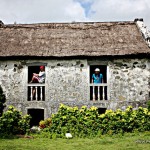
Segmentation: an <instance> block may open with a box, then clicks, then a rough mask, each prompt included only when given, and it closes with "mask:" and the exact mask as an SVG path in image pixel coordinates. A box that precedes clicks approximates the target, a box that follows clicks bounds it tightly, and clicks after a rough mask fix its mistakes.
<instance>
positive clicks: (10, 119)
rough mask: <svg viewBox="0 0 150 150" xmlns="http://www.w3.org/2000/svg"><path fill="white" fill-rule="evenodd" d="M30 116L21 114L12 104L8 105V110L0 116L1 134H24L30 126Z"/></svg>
mask: <svg viewBox="0 0 150 150" xmlns="http://www.w3.org/2000/svg"><path fill="white" fill-rule="evenodd" d="M29 123H30V116H29V115H25V116H23V115H22V113H21V112H20V111H18V110H16V109H15V108H14V107H13V106H9V108H8V110H7V111H6V112H4V113H3V115H2V116H1V117H0V133H1V134H2V133H3V134H25V133H26V130H27V129H29V128H30V126H29Z"/></svg>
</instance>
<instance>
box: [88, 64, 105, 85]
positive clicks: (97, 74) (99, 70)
mask: <svg viewBox="0 0 150 150" xmlns="http://www.w3.org/2000/svg"><path fill="white" fill-rule="evenodd" d="M90 83H107V66H106V65H91V66H90Z"/></svg>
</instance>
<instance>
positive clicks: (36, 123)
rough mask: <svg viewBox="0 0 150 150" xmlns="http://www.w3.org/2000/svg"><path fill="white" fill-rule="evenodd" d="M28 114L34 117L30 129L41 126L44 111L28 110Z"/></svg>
mask: <svg viewBox="0 0 150 150" xmlns="http://www.w3.org/2000/svg"><path fill="white" fill-rule="evenodd" d="M28 114H29V115H30V116H31V117H32V118H31V121H30V127H32V126H39V122H40V121H41V120H44V109H37V108H31V109H28Z"/></svg>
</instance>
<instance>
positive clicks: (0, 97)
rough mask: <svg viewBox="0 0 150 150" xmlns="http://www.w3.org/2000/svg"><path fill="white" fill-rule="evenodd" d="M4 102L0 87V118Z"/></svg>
mask: <svg viewBox="0 0 150 150" xmlns="http://www.w3.org/2000/svg"><path fill="white" fill-rule="evenodd" d="M5 102H6V97H5V95H4V93H3V90H2V87H1V86H0V116H2V113H3V110H4V108H5V105H4V103H5Z"/></svg>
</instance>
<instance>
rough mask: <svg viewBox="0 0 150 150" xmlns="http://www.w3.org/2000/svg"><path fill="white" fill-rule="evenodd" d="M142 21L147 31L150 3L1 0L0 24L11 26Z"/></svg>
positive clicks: (144, 0)
mask: <svg viewBox="0 0 150 150" xmlns="http://www.w3.org/2000/svg"><path fill="white" fill-rule="evenodd" d="M135 18H143V19H144V23H145V25H146V26H147V27H148V29H150V0H0V20H2V21H3V22H4V23H5V24H12V23H14V22H15V23H49V22H74V21H76V22H94V21H96V22H110V21H134V19H135Z"/></svg>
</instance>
